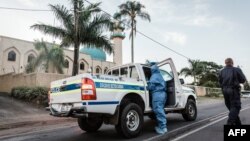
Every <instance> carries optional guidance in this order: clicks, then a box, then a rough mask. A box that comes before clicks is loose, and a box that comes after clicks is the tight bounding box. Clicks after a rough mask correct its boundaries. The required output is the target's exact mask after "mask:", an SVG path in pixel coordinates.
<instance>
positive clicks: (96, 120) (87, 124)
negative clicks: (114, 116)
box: [78, 117, 103, 132]
mask: <svg viewBox="0 0 250 141" xmlns="http://www.w3.org/2000/svg"><path fill="white" fill-rule="evenodd" d="M102 123H103V120H102V119H101V118H100V117H84V118H78V126H79V127H80V128H81V129H82V130H84V131H86V132H96V131H97V130H98V129H99V128H100V127H101V126H102Z"/></svg>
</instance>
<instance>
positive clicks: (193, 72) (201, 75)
mask: <svg viewBox="0 0 250 141" xmlns="http://www.w3.org/2000/svg"><path fill="white" fill-rule="evenodd" d="M189 64H190V67H185V68H183V69H181V71H180V74H182V75H184V76H185V77H187V76H191V77H193V78H194V82H193V83H194V84H195V85H200V86H205V87H219V83H218V74H219V71H220V69H222V68H223V66H221V65H218V64H216V63H214V62H207V61H200V60H189Z"/></svg>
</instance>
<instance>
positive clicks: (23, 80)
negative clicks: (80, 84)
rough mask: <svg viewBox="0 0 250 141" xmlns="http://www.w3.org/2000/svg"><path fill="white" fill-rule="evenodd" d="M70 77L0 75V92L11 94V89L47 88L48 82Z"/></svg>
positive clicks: (54, 75) (44, 74)
mask: <svg viewBox="0 0 250 141" xmlns="http://www.w3.org/2000/svg"><path fill="white" fill-rule="evenodd" d="M69 76H70V75H62V74H51V73H32V74H23V73H19V74H13V73H9V74H5V75H0V92H11V89H12V88H13V87H18V86H30V87H32V86H45V87H49V84H50V82H52V81H54V80H59V79H63V78H66V77H69Z"/></svg>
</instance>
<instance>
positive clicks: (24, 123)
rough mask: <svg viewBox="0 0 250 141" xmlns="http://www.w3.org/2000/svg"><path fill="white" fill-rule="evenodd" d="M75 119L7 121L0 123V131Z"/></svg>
mask: <svg viewBox="0 0 250 141" xmlns="http://www.w3.org/2000/svg"><path fill="white" fill-rule="evenodd" d="M73 121H76V119H74V118H68V119H55V120H54V119H52V120H47V121H46V120H36V121H21V122H15V123H7V124H2V125H0V131H1V130H8V129H12V128H19V127H25V126H31V125H37V126H39V125H40V126H41V125H47V124H60V123H63V122H73Z"/></svg>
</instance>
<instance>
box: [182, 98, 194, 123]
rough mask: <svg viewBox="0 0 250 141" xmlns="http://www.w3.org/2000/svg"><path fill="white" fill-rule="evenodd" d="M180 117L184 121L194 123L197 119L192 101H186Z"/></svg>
mask: <svg viewBox="0 0 250 141" xmlns="http://www.w3.org/2000/svg"><path fill="white" fill-rule="evenodd" d="M182 117H183V118H184V119H185V120H186V121H194V120H195V119H196V117H197V107H196V104H195V101H194V100H193V99H188V101H187V104H186V107H185V109H184V110H183V112H182Z"/></svg>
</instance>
